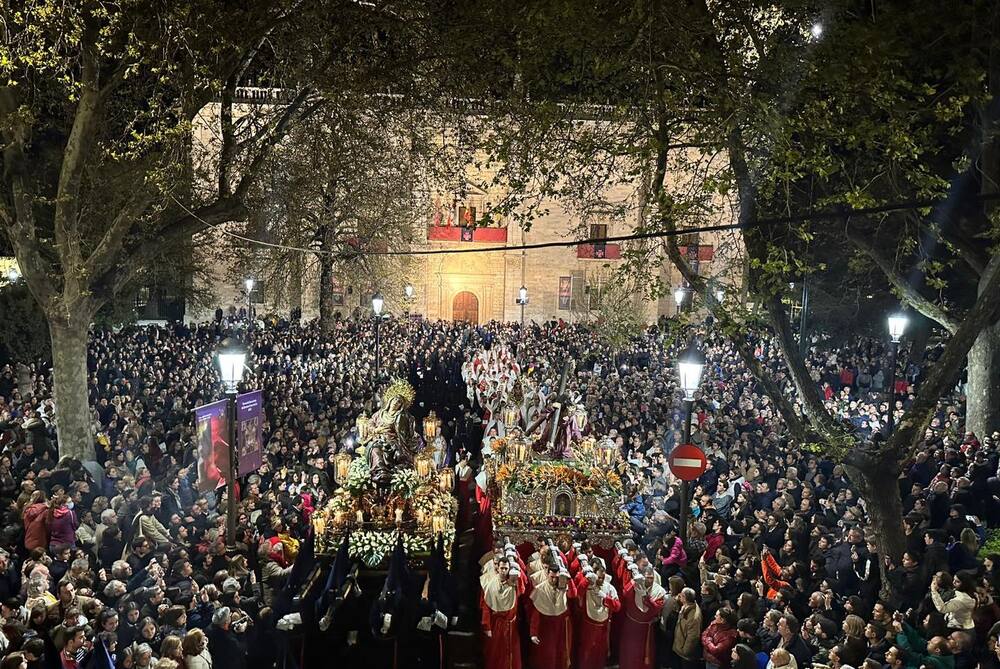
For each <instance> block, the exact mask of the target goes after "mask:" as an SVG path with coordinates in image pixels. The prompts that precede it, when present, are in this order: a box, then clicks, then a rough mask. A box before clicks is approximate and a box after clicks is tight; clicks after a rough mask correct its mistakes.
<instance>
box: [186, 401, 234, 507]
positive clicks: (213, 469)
mask: <svg viewBox="0 0 1000 669" xmlns="http://www.w3.org/2000/svg"><path fill="white" fill-rule="evenodd" d="M227 405H228V402H227V401H226V400H219V401H218V402H212V403H211V404H206V405H205V406H200V407H195V410H194V424H195V434H196V435H197V439H198V490H201V491H203V492H204V491H209V490H215V489H216V488H218V487H219V486H221V485H225V483H226V472H228V471H229V412H228V411H227Z"/></svg>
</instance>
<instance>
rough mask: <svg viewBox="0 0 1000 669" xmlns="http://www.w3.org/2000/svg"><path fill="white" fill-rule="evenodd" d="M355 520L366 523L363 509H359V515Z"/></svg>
mask: <svg viewBox="0 0 1000 669" xmlns="http://www.w3.org/2000/svg"><path fill="white" fill-rule="evenodd" d="M354 519H355V520H357V521H358V522H359V523H363V522H365V512H364V511H362V510H361V509H358V511H357V513H355V514H354Z"/></svg>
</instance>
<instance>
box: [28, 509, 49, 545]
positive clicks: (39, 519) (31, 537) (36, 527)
mask: <svg viewBox="0 0 1000 669" xmlns="http://www.w3.org/2000/svg"><path fill="white" fill-rule="evenodd" d="M48 513H49V507H48V505H46V504H45V502H36V503H35V504H32V505H30V506H28V507H26V508H25V509H24V514H23V515H22V519H23V521H24V547H25V548H27V549H28V550H29V551H32V550H34V549H36V548H45V549H48V547H49V528H48V524H47V523H46V521H47V520H48Z"/></svg>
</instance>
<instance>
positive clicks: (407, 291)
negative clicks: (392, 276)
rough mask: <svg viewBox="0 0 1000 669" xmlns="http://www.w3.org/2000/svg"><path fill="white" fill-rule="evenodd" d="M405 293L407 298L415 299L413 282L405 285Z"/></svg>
mask: <svg viewBox="0 0 1000 669" xmlns="http://www.w3.org/2000/svg"><path fill="white" fill-rule="evenodd" d="M403 295H406V299H408V300H412V299H413V284H409V283H408V284H406V285H405V286H403Z"/></svg>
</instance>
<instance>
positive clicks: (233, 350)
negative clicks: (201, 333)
mask: <svg viewBox="0 0 1000 669" xmlns="http://www.w3.org/2000/svg"><path fill="white" fill-rule="evenodd" d="M215 361H216V365H217V366H218V368H219V378H220V379H221V380H222V388H223V390H225V393H226V399H227V401H228V407H227V410H228V412H229V439H228V441H229V467H228V471H227V472H226V552H227V553H228V554H229V555H232V554H233V553H235V552H236V471H237V468H236V392H237V388H238V387H239V384H240V381H242V380H243V372H244V370H245V369H246V361H247V352H246V349H245V348H244V347H243V346H242V344H240V343H239V342H238V341H232V340H227V342H226V343H224V345H223V347H222V348H221V349H219V352H218V353H217V354H216V356H215Z"/></svg>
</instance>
